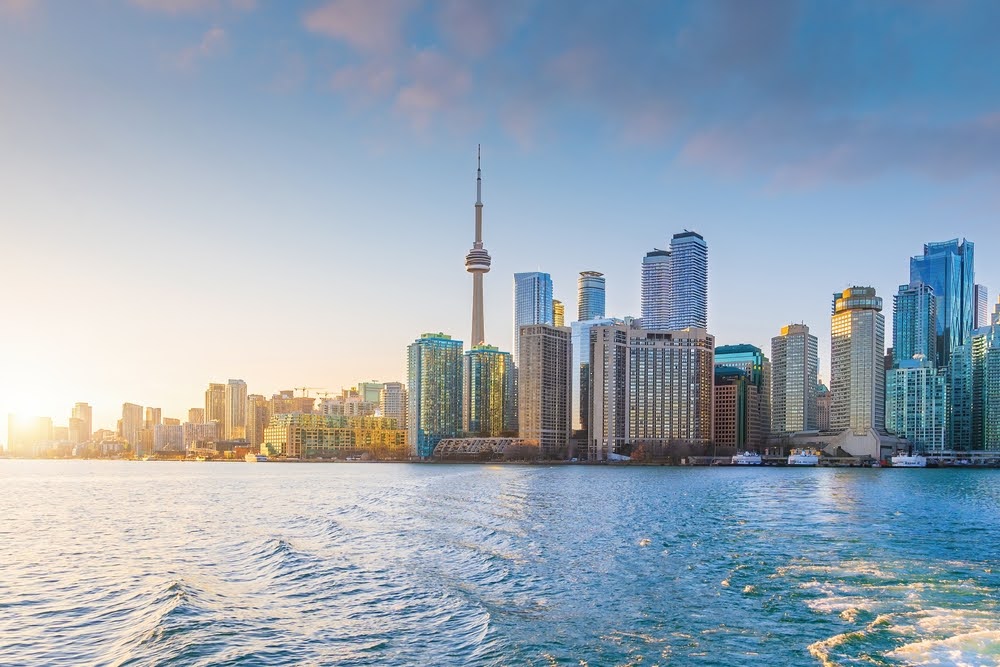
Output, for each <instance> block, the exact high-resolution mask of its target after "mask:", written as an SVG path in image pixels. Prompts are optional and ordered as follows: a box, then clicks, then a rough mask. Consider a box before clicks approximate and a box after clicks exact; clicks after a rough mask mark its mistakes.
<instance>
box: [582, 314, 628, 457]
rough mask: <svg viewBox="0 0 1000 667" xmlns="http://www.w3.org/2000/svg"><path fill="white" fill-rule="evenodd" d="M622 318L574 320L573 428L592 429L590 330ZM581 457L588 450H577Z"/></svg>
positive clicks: (615, 322)
mask: <svg viewBox="0 0 1000 667" xmlns="http://www.w3.org/2000/svg"><path fill="white" fill-rule="evenodd" d="M621 323H622V321H621V320H617V319H614V318H611V317H599V318H596V319H593V320H585V321H582V322H573V323H572V324H571V325H570V329H571V331H572V346H571V347H572V352H573V403H572V408H571V410H572V416H573V430H574V431H583V432H584V433H583V435H584V436H586V432H587V431H588V430H589V429H590V352H591V349H590V348H591V344H590V341H591V338H590V331H591V329H593V328H594V327H595V326H605V325H608V324H621ZM577 456H578V457H580V458H586V450H584V451H579V452H577Z"/></svg>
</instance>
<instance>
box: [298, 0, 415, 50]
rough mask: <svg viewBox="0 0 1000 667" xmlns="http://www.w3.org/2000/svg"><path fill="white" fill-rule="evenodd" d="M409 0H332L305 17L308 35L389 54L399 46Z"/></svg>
mask: <svg viewBox="0 0 1000 667" xmlns="http://www.w3.org/2000/svg"><path fill="white" fill-rule="evenodd" d="M414 7H415V3H414V2H413V1H412V0H333V2H328V3H327V4H325V5H323V6H322V7H319V8H317V9H314V10H313V11H311V12H309V13H308V14H306V16H305V19H304V23H305V26H306V28H308V29H309V30H311V31H312V32H316V33H320V34H323V35H326V36H328V37H333V38H335V39H339V40H342V41H344V42H346V43H348V44H350V45H351V46H353V47H354V48H356V49H358V50H360V51H364V52H369V53H383V54H384V53H390V52H392V51H394V50H396V49H397V48H399V47H400V46H401V45H402V27H403V22H404V21H405V19H406V17H407V16H408V15H409V13H410V12H411V11H412V10H413V8H414Z"/></svg>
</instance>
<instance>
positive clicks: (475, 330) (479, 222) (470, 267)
mask: <svg viewBox="0 0 1000 667" xmlns="http://www.w3.org/2000/svg"><path fill="white" fill-rule="evenodd" d="M465 270H466V271H468V272H469V273H471V274H472V340H471V341H470V343H469V347H470V349H471V348H473V347H476V346H477V345H483V344H484V343H485V342H486V325H485V323H484V322H483V274H484V273H489V270H490V254H489V253H488V252H486V248H484V247H483V170H482V149H481V147H477V154H476V240H475V242H474V243H473V244H472V250H470V251H469V254H468V255H466V256H465Z"/></svg>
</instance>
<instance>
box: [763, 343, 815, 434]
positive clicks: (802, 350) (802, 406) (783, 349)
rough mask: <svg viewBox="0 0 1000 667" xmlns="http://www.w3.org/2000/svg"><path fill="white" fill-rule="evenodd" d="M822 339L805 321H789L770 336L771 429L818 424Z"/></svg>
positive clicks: (789, 429)
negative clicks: (796, 322) (819, 338)
mask: <svg viewBox="0 0 1000 667" xmlns="http://www.w3.org/2000/svg"><path fill="white" fill-rule="evenodd" d="M818 375H819V342H818V340H817V339H816V336H813V335H812V334H811V333H809V327H808V326H806V325H805V324H789V325H788V326H784V327H782V328H781V333H780V335H778V336H775V337H774V338H772V339H771V432H772V433H774V434H776V435H780V434H787V433H797V432H799V431H812V430H815V429H817V428H818V424H817V414H816V387H817V383H818Z"/></svg>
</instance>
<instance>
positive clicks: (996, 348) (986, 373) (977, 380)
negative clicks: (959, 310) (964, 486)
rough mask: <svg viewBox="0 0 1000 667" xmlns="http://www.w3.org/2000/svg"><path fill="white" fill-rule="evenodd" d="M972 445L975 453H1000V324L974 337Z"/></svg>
mask: <svg viewBox="0 0 1000 667" xmlns="http://www.w3.org/2000/svg"><path fill="white" fill-rule="evenodd" d="M998 311H1000V307H998ZM972 441H973V447H974V448H975V449H985V450H989V451H1000V324H993V325H991V326H988V327H981V328H979V329H976V331H975V332H974V333H973V335H972Z"/></svg>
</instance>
